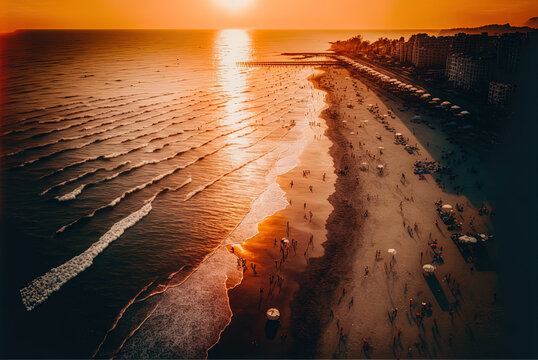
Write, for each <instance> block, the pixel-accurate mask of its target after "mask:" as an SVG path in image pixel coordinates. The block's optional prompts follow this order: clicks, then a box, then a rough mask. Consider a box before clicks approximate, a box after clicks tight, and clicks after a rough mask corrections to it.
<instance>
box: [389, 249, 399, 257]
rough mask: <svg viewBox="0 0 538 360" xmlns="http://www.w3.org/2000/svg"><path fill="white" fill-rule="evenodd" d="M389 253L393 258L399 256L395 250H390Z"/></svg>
mask: <svg viewBox="0 0 538 360" xmlns="http://www.w3.org/2000/svg"><path fill="white" fill-rule="evenodd" d="M387 252H388V253H389V254H391V255H392V256H394V255H396V254H397V251H396V250H395V249H388V250H387Z"/></svg>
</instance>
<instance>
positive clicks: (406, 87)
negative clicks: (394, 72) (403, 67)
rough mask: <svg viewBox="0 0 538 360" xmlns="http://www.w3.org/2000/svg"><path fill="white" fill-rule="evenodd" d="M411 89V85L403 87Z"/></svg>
mask: <svg viewBox="0 0 538 360" xmlns="http://www.w3.org/2000/svg"><path fill="white" fill-rule="evenodd" d="M412 87H413V85H405V88H406V89H411V88H412Z"/></svg>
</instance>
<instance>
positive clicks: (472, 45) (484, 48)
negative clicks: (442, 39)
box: [450, 32, 496, 54]
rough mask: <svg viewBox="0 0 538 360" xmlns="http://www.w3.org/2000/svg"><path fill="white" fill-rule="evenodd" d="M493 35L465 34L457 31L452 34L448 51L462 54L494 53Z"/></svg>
mask: <svg viewBox="0 0 538 360" xmlns="http://www.w3.org/2000/svg"><path fill="white" fill-rule="evenodd" d="M495 39H496V38H495V37H492V36H488V33H485V32H484V33H482V34H465V33H459V34H456V35H454V36H453V38H452V46H451V48H450V52H452V53H463V54H483V53H486V52H487V53H494V52H495V51H494V48H495V42H494V40H495Z"/></svg>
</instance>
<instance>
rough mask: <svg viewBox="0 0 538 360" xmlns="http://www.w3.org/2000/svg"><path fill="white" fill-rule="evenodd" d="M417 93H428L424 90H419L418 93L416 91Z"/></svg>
mask: <svg viewBox="0 0 538 360" xmlns="http://www.w3.org/2000/svg"><path fill="white" fill-rule="evenodd" d="M415 92H416V93H417V94H423V93H425V92H426V91H424V90H420V89H419V90H417V91H415Z"/></svg>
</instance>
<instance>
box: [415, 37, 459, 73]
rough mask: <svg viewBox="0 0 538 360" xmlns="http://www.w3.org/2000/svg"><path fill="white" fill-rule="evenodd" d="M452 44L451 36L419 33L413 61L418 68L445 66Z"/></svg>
mask: <svg viewBox="0 0 538 360" xmlns="http://www.w3.org/2000/svg"><path fill="white" fill-rule="evenodd" d="M451 44H452V37H450V36H439V37H435V36H428V35H427V34H417V36H416V40H415V42H414V44H413V52H412V60H411V62H412V63H413V65H415V67H417V68H428V67H444V66H445V64H446V57H447V55H448V52H449V50H450V46H451Z"/></svg>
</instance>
